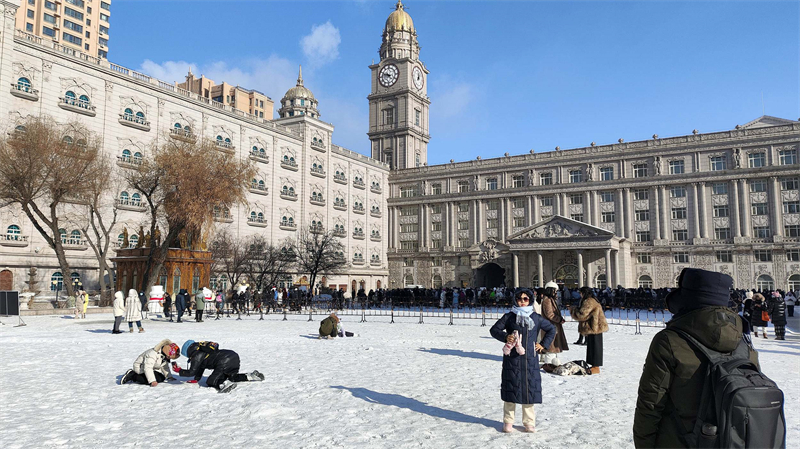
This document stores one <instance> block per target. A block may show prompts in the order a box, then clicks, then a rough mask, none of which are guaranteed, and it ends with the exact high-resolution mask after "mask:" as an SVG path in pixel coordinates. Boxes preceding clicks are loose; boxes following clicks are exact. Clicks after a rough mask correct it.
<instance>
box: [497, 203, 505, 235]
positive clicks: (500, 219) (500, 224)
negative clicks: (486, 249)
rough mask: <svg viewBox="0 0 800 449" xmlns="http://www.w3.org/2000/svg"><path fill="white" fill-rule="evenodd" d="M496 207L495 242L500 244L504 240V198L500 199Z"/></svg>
mask: <svg viewBox="0 0 800 449" xmlns="http://www.w3.org/2000/svg"><path fill="white" fill-rule="evenodd" d="M497 207H498V211H497V240H499V241H501V242H502V241H503V240H505V238H506V235H505V234H506V202H505V199H504V198H500V201H499V204H498V205H497Z"/></svg>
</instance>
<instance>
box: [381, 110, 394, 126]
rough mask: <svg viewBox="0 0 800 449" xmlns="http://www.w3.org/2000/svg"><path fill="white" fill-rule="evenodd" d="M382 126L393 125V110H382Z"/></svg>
mask: <svg viewBox="0 0 800 449" xmlns="http://www.w3.org/2000/svg"><path fill="white" fill-rule="evenodd" d="M383 124H384V125H392V124H394V109H384V110H383Z"/></svg>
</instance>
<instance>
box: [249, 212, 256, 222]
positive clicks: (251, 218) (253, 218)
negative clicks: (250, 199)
mask: <svg viewBox="0 0 800 449" xmlns="http://www.w3.org/2000/svg"><path fill="white" fill-rule="evenodd" d="M255 219H256V213H255V211H253V212H250V220H251V221H255Z"/></svg>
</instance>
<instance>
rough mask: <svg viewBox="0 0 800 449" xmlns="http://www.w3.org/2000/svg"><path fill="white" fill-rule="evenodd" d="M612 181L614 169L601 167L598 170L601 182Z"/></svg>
mask: <svg viewBox="0 0 800 449" xmlns="http://www.w3.org/2000/svg"><path fill="white" fill-rule="evenodd" d="M613 179H614V167H603V168H601V169H600V180H601V181H612V180H613Z"/></svg>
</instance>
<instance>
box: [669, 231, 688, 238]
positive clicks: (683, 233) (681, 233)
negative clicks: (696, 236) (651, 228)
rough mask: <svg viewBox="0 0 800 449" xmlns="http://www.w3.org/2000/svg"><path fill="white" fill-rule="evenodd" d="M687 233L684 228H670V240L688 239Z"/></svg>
mask: <svg viewBox="0 0 800 449" xmlns="http://www.w3.org/2000/svg"><path fill="white" fill-rule="evenodd" d="M688 239H689V233H688V232H687V231H686V229H673V230H672V240H688Z"/></svg>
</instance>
